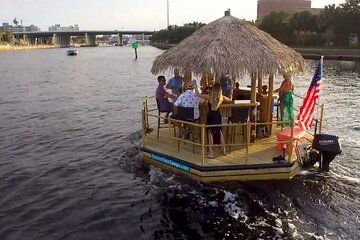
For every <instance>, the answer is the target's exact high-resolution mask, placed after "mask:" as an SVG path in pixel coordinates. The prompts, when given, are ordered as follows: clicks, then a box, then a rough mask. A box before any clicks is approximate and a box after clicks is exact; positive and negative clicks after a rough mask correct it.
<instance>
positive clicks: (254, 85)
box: [251, 73, 256, 103]
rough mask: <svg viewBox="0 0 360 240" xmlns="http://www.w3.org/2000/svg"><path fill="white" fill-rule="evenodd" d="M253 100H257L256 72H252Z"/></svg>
mask: <svg viewBox="0 0 360 240" xmlns="http://www.w3.org/2000/svg"><path fill="white" fill-rule="evenodd" d="M251 102H252V103H254V102H256V73H252V74H251Z"/></svg>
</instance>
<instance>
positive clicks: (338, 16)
mask: <svg viewBox="0 0 360 240" xmlns="http://www.w3.org/2000/svg"><path fill="white" fill-rule="evenodd" d="M258 26H259V28H260V29H262V30H264V31H266V32H268V33H270V34H271V35H272V36H273V37H275V38H276V39H278V40H279V41H281V42H283V43H285V44H288V45H331V44H332V45H337V46H345V45H348V44H349V39H350V37H351V36H353V35H357V36H358V37H360V0H346V2H345V3H343V4H340V5H339V6H336V5H335V4H333V5H328V6H326V7H325V8H324V10H323V11H322V12H321V13H320V14H313V13H311V12H309V11H303V12H298V13H294V14H292V15H291V14H288V13H285V12H275V13H272V14H270V15H268V16H266V17H264V19H263V20H262V21H261V22H260V23H258ZM359 40H360V39H359ZM358 46H360V44H359V41H358Z"/></svg>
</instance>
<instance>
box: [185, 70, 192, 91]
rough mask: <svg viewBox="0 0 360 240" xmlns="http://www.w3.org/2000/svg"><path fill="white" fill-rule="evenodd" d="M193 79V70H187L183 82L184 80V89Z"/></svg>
mask: <svg viewBox="0 0 360 240" xmlns="http://www.w3.org/2000/svg"><path fill="white" fill-rule="evenodd" d="M190 81H191V72H186V73H185V74H184V78H183V82H184V87H183V88H184V91H185V90H186V89H187V86H188V84H189V82H190Z"/></svg>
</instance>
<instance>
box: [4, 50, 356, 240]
mask: <svg viewBox="0 0 360 240" xmlns="http://www.w3.org/2000/svg"><path fill="white" fill-rule="evenodd" d="M160 53H161V51H160V50H157V49H155V48H151V47H143V48H140V49H139V59H138V60H137V61H134V60H133V50H132V49H130V48H128V47H116V48H105V47H103V48H100V47H99V48H83V49H80V54H79V56H77V57H67V56H65V50H64V49H51V50H34V51H23V52H0V239H1V240H5V239H256V238H262V239H274V238H278V239H359V238H360V187H359V183H360V173H359V170H360V167H359V159H360V157H359V149H360V141H359V140H360V120H359V108H360V80H359V71H360V70H359V69H360V66H359V64H356V63H352V62H325V77H324V84H323V86H324V91H323V94H322V96H321V101H322V102H324V103H325V104H326V109H325V116H326V118H325V120H326V124H325V128H326V129H327V131H328V132H331V133H334V134H337V135H339V136H340V137H341V140H342V145H343V151H344V154H343V155H341V156H340V157H338V158H337V159H336V161H335V162H334V163H333V164H332V170H331V172H330V173H329V174H325V175H324V174H323V175H319V174H309V173H304V174H303V175H301V176H299V177H297V178H295V179H293V180H291V181H266V182H248V183H237V182H233V183H226V184H208V185H205V184H201V183H198V182H195V181H193V180H190V179H185V178H183V177H179V176H177V175H174V174H172V173H169V172H163V171H162V170H159V169H156V168H153V167H150V166H147V165H145V164H144V163H142V161H141V157H140V152H139V129H140V121H139V120H140V115H139V110H140V106H141V99H142V97H143V95H145V94H147V95H152V94H153V92H154V89H155V86H156V82H155V78H154V76H152V75H151V73H150V68H151V64H152V61H153V59H154V58H155V57H156V56H157V55H158V54H160ZM316 64H317V62H316V61H315V62H314V61H308V62H307V66H308V68H307V72H306V73H304V74H303V75H300V76H297V77H296V79H295V83H296V93H299V94H301V95H302V94H303V93H304V92H305V91H306V89H307V87H308V85H309V82H310V79H311V76H312V74H313V72H314V68H315V66H316ZM279 80H280V79H278V81H277V82H279Z"/></svg>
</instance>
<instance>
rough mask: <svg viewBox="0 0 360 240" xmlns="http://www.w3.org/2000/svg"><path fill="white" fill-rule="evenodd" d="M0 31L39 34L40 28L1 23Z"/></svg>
mask: <svg viewBox="0 0 360 240" xmlns="http://www.w3.org/2000/svg"><path fill="white" fill-rule="evenodd" d="M0 31H2V32H39V31H40V28H39V27H37V26H35V25H30V26H21V25H17V26H13V25H10V24H9V23H3V24H2V26H0Z"/></svg>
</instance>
